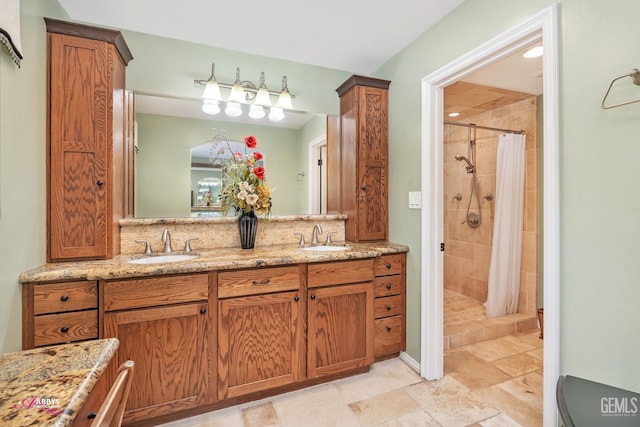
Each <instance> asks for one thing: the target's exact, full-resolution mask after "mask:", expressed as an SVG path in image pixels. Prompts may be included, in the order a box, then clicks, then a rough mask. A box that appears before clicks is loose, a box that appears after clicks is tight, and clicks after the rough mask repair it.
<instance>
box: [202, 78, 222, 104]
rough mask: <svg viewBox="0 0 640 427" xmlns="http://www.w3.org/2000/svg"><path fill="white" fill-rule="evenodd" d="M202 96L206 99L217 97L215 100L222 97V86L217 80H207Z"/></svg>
mask: <svg viewBox="0 0 640 427" xmlns="http://www.w3.org/2000/svg"><path fill="white" fill-rule="evenodd" d="M202 97H203V98H204V99H215V100H220V99H222V96H221V95H220V86H218V82H217V81H215V80H209V81H207V85H206V86H205V88H204V92H203V94H202Z"/></svg>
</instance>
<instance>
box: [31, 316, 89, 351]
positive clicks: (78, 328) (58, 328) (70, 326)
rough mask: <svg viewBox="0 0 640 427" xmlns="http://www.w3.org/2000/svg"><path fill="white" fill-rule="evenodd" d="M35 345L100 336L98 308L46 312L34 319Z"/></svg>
mask: <svg viewBox="0 0 640 427" xmlns="http://www.w3.org/2000/svg"><path fill="white" fill-rule="evenodd" d="M33 326H34V336H33V344H34V346H35V347H39V346H43V345H50V344H61V343H65V342H70V341H81V340H89V339H96V338H98V310H85V311H74V312H72V313H60V314H45V315H43V316H36V317H35V319H34V325H33Z"/></svg>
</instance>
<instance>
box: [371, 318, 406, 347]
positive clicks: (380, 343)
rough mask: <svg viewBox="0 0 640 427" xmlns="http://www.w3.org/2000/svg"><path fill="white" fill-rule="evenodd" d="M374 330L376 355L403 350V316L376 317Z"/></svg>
mask: <svg viewBox="0 0 640 427" xmlns="http://www.w3.org/2000/svg"><path fill="white" fill-rule="evenodd" d="M374 330H375V338H374V347H375V355H376V356H381V355H385V354H389V353H397V352H399V351H401V350H402V316H393V317H386V318H384V319H376V321H375V327H374Z"/></svg>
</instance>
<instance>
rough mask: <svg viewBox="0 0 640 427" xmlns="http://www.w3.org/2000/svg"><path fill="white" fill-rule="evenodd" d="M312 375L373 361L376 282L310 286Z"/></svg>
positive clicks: (330, 372) (328, 372)
mask: <svg viewBox="0 0 640 427" xmlns="http://www.w3.org/2000/svg"><path fill="white" fill-rule="evenodd" d="M308 311H309V325H308V336H307V340H308V351H307V358H308V360H307V361H308V363H307V373H308V377H309V378H317V377H320V376H323V375H328V374H334V373H338V372H342V371H346V370H350V369H354V368H360V367H363V366H367V365H370V364H372V363H373V361H374V354H373V350H374V349H373V334H374V331H373V319H374V316H373V284H372V282H366V283H358V284H355V285H343V286H333V287H329V288H318V289H310V290H309V301H308Z"/></svg>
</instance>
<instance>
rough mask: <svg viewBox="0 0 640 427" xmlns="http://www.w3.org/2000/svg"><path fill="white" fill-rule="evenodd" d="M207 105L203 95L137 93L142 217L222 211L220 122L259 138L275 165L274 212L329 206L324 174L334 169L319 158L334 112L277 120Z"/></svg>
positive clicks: (233, 136) (234, 137) (234, 136)
mask: <svg viewBox="0 0 640 427" xmlns="http://www.w3.org/2000/svg"><path fill="white" fill-rule="evenodd" d="M201 107H202V101H201V100H200V99H184V98H171V97H168V96H157V95H153V96H151V95H146V94H139V93H137V94H136V96H135V109H136V116H135V119H136V158H135V193H134V194H135V216H136V217H138V218H161V217H170V218H171V217H190V216H214V215H221V214H222V213H221V212H220V210H219V204H216V203H217V197H216V194H217V193H216V191H217V189H218V188H220V187H219V185H218V184H219V181H218V180H220V179H221V170H220V168H219V167H214V165H213V164H212V162H211V154H210V152H209V148H208V147H210V141H211V139H212V136H213V132H214V131H213V129H224V130H225V131H226V134H227V135H228V139H229V140H230V141H244V138H245V136H248V135H254V136H255V137H256V138H257V140H258V144H259V148H260V150H259V151H260V152H261V153H263V154H264V162H265V165H268V167H267V166H265V167H266V169H267V174H266V182H267V183H268V185H269V187H270V188H271V189H272V194H271V197H272V205H273V206H272V211H271V214H272V215H295V214H309V213H322V210H321V209H322V208H321V205H322V203H320V202H319V201H317V200H320V197H321V195H320V194H321V188H323V187H324V188H326V185H323V184H322V181H321V179H320V178H319V177H321V176H323V175H326V174H325V173H324V172H323V171H321V170H316V169H317V168H322V166H323V165H318V161H317V159H316V157H318V156H319V155H320V152H321V147H322V146H326V115H324V114H309V113H302V112H292V111H287V115H286V118H285V120H283V121H280V122H274V123H270V122H269V120H268V118H267V119H266V120H260V121H256V120H253V119H250V118H248V117H246V118H244V119H242V118H230V117H226V116H224V115H218V116H215V120H212V116H209V115H206V114H204V113H203V112H202V108H201ZM241 144H243V145H244V143H241ZM310 165H311V166H310ZM316 176H317V177H318V178H315V177H316ZM207 203H209V206H207Z"/></svg>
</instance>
